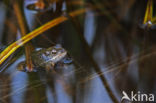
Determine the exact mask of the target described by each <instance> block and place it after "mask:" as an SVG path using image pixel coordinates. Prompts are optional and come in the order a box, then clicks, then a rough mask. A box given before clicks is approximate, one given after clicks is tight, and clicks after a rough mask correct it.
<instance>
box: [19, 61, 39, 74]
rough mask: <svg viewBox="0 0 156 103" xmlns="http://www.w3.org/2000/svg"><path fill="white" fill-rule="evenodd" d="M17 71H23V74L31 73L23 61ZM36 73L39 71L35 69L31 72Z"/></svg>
mask: <svg viewBox="0 0 156 103" xmlns="http://www.w3.org/2000/svg"><path fill="white" fill-rule="evenodd" d="M17 70H19V71H22V72H30V71H29V70H28V68H27V66H26V63H25V61H22V62H20V63H19V64H18V65H17ZM36 71H37V70H36V69H34V70H33V71H31V72H36Z"/></svg>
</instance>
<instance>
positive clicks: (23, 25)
mask: <svg viewBox="0 0 156 103" xmlns="http://www.w3.org/2000/svg"><path fill="white" fill-rule="evenodd" d="M13 7H14V10H15V14H16V17H17V21H18V24H19V28H20V30H21V36H25V35H26V34H27V32H28V28H27V24H26V20H25V17H24V16H23V15H22V11H21V9H20V7H19V3H17V2H15V3H14V5H13ZM32 51H33V46H32V44H31V42H28V43H27V44H25V55H26V66H27V69H28V71H29V72H31V71H33V63H32V58H31V56H30V55H31V52H32Z"/></svg>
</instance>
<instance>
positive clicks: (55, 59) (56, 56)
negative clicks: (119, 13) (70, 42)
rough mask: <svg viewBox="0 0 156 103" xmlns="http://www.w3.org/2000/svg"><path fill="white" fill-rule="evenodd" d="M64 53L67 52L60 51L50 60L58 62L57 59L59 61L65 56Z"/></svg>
mask: <svg viewBox="0 0 156 103" xmlns="http://www.w3.org/2000/svg"><path fill="white" fill-rule="evenodd" d="M66 54H67V52H63V53H60V54H58V55H55V56H54V57H53V58H52V59H51V61H53V62H55V63H56V62H58V61H60V60H61V59H63V58H64V57H65V56H66Z"/></svg>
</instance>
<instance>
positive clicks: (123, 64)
mask: <svg viewBox="0 0 156 103" xmlns="http://www.w3.org/2000/svg"><path fill="white" fill-rule="evenodd" d="M8 1H9V0H8ZM36 1H38V0H34V2H36ZM41 1H42V0H41ZM68 2H72V0H69V1H60V2H57V3H51V2H50V3H51V4H50V5H48V6H50V7H45V8H44V7H43V8H42V7H41V8H39V9H37V10H34V8H33V7H32V8H29V9H30V10H28V9H27V5H29V3H30V0H25V5H23V6H22V7H23V8H24V11H25V17H26V20H27V24H28V27H29V30H30V31H32V30H34V29H35V28H37V27H39V26H41V25H43V24H44V23H46V22H48V21H50V20H52V19H54V18H57V17H58V16H60V15H61V14H62V12H63V11H62V10H67V12H70V11H73V10H77V9H79V8H92V6H89V5H94V6H96V5H98V7H101V8H97V9H96V10H89V11H87V12H86V13H85V14H81V15H79V16H78V17H76V18H75V19H74V20H72V18H69V20H68V21H66V22H63V23H61V24H60V25H58V26H56V27H54V28H51V29H50V30H48V31H46V32H44V33H43V34H41V35H39V36H38V37H36V38H34V39H33V40H32V44H33V46H34V47H35V48H38V47H40V48H48V47H50V46H52V45H54V44H61V45H62V46H63V47H64V48H65V49H66V50H67V51H68V53H69V54H70V55H71V57H72V59H73V61H74V63H76V65H75V64H74V63H73V64H70V65H66V66H65V67H59V68H56V69H55V70H53V71H51V72H46V71H38V72H32V73H27V72H21V71H18V70H17V65H18V64H19V63H20V62H21V61H24V60H25V56H24V48H23V47H21V48H20V49H18V50H17V51H16V52H15V53H14V54H13V55H12V56H11V57H10V58H9V59H7V60H6V62H5V63H3V65H2V66H1V67H0V69H1V71H3V72H1V73H0V103H114V102H115V101H116V100H117V101H118V103H120V102H121V97H122V95H123V94H122V92H123V91H125V92H126V93H127V94H128V96H130V94H131V92H132V91H133V92H134V93H138V92H139V93H140V94H153V95H155V94H156V92H155V91H156V77H155V73H156V63H155V61H156V51H155V50H156V48H155V41H156V35H155V33H156V29H155V28H152V29H151V28H146V27H144V25H143V24H142V23H143V19H144V13H145V10H146V5H147V1H146V0H144V1H143V0H127V1H121V0H109V1H105V0H91V1H78V2H83V3H81V4H79V3H77V4H76V3H75V4H74V3H73V4H72V5H68ZM31 4H32V3H31ZM45 4H46V3H45ZM83 4H85V5H83ZM0 5H1V6H0V13H1V15H0V24H1V25H0V31H1V32H0V43H1V45H4V46H5V45H6V46H8V45H9V44H11V43H13V41H16V40H17V39H19V37H20V29H19V27H18V26H17V25H18V23H17V19H16V16H15V14H14V9H13V7H12V6H13V2H12V1H11V0H10V2H6V1H5V3H4V2H0ZM31 6H32V5H31ZM47 8H48V9H47ZM40 9H42V10H40ZM153 11H154V13H153V15H155V1H154V10H153ZM142 27H144V28H142ZM153 27H154V25H153ZM81 35H84V36H81ZM83 37H84V38H85V39H84V38H83ZM1 47H2V46H1ZM106 85H107V86H106ZM108 91H109V92H108ZM155 96H156V95H155ZM155 99H156V97H155ZM155 101H156V100H155ZM124 102H125V103H126V101H124ZM124 102H123V103H124ZM144 102H145V101H140V102H139V103H144ZM148 103H151V102H149V101H148Z"/></svg>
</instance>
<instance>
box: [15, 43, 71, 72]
mask: <svg viewBox="0 0 156 103" xmlns="http://www.w3.org/2000/svg"><path fill="white" fill-rule="evenodd" d="M31 57H32V62H33V65H34V68H35V69H34V70H36V69H39V68H45V69H46V71H49V70H51V69H53V68H54V67H55V65H56V64H57V63H60V62H61V63H62V60H64V59H65V58H66V57H67V51H66V50H65V49H64V48H63V47H62V46H61V45H59V44H57V45H55V46H52V47H49V48H42V49H39V50H36V51H33V52H32V54H31ZM71 62H72V61H71V60H70V61H69V62H68V63H71ZM17 69H18V70H20V71H27V68H26V63H25V61H23V62H21V63H19V65H18V66H17Z"/></svg>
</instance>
